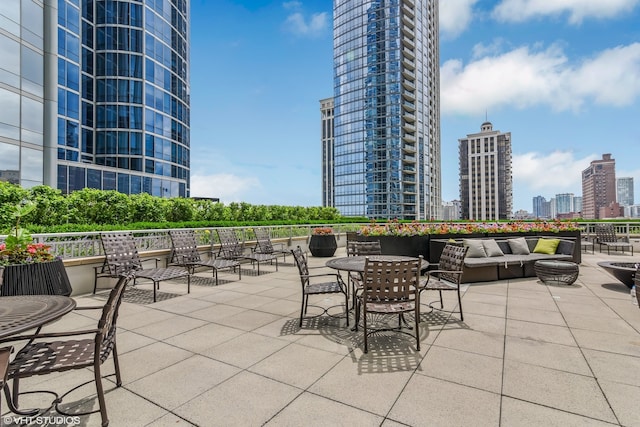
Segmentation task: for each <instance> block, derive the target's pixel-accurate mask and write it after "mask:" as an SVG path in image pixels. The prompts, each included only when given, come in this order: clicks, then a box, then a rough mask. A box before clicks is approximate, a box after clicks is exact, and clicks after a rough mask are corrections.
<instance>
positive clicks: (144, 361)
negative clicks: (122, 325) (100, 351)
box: [103, 342, 192, 385]
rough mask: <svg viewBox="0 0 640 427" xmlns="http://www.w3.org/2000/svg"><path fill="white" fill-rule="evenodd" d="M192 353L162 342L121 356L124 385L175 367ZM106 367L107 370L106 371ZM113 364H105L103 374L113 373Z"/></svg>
mask: <svg viewBox="0 0 640 427" xmlns="http://www.w3.org/2000/svg"><path fill="white" fill-rule="evenodd" d="M191 355H192V353H191V352H188V351H186V350H182V349H179V348H176V347H173V346H170V345H167V344H165V343H162V342H157V343H154V344H151V345H148V346H145V347H141V348H138V349H136V350H133V351H130V352H129V353H126V354H123V355H120V356H119V360H120V371H121V373H122V383H123V384H124V385H127V384H129V383H132V382H133V381H136V380H138V379H140V378H143V377H145V376H147V375H150V374H153V373H154V372H157V371H158V370H160V369H163V368H166V367H167V366H171V365H174V364H176V363H178V362H179V361H181V360H184V359H187V358H189V357H191ZM105 367H106V369H105ZM113 372H114V370H113V363H105V364H103V374H104V375H107V374H111V373H113Z"/></svg>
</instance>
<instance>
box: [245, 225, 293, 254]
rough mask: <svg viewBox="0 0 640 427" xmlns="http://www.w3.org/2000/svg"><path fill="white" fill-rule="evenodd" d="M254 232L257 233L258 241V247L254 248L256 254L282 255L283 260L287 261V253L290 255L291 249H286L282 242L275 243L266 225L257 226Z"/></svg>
mask: <svg viewBox="0 0 640 427" xmlns="http://www.w3.org/2000/svg"><path fill="white" fill-rule="evenodd" d="M253 233H254V234H255V235H256V242H257V243H256V247H255V248H254V249H253V253H254V254H266V255H275V256H278V255H282V261H284V262H286V261H287V255H290V254H291V251H289V250H286V249H284V245H283V244H282V243H276V244H274V243H273V242H271V236H270V235H269V229H267V228H266V227H255V228H254V229H253Z"/></svg>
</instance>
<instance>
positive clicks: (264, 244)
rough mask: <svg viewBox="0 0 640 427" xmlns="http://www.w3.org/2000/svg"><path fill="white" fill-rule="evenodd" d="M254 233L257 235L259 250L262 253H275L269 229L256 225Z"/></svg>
mask: <svg viewBox="0 0 640 427" xmlns="http://www.w3.org/2000/svg"><path fill="white" fill-rule="evenodd" d="M253 233H254V234H255V235H256V241H257V242H258V251H259V252H260V253H262V254H271V253H273V243H271V237H270V236H269V230H267V229H266V228H264V227H256V228H254V229H253Z"/></svg>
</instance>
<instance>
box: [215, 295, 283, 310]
mask: <svg viewBox="0 0 640 427" xmlns="http://www.w3.org/2000/svg"><path fill="white" fill-rule="evenodd" d="M274 301H276V299H274V298H269V297H263V296H260V295H245V296H244V297H243V298H238V299H234V300H233V301H229V302H227V304H228V305H233V306H236V307H243V308H256V307H260V306H261V305H264V304H267V303H271V302H274Z"/></svg>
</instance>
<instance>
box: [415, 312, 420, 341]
mask: <svg viewBox="0 0 640 427" xmlns="http://www.w3.org/2000/svg"><path fill="white" fill-rule="evenodd" d="M415 318H416V320H415V322H416V325H415V328H416V348H417V349H418V351H420V329H419V328H420V326H419V325H420V302H419V301H416V312H415Z"/></svg>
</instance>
